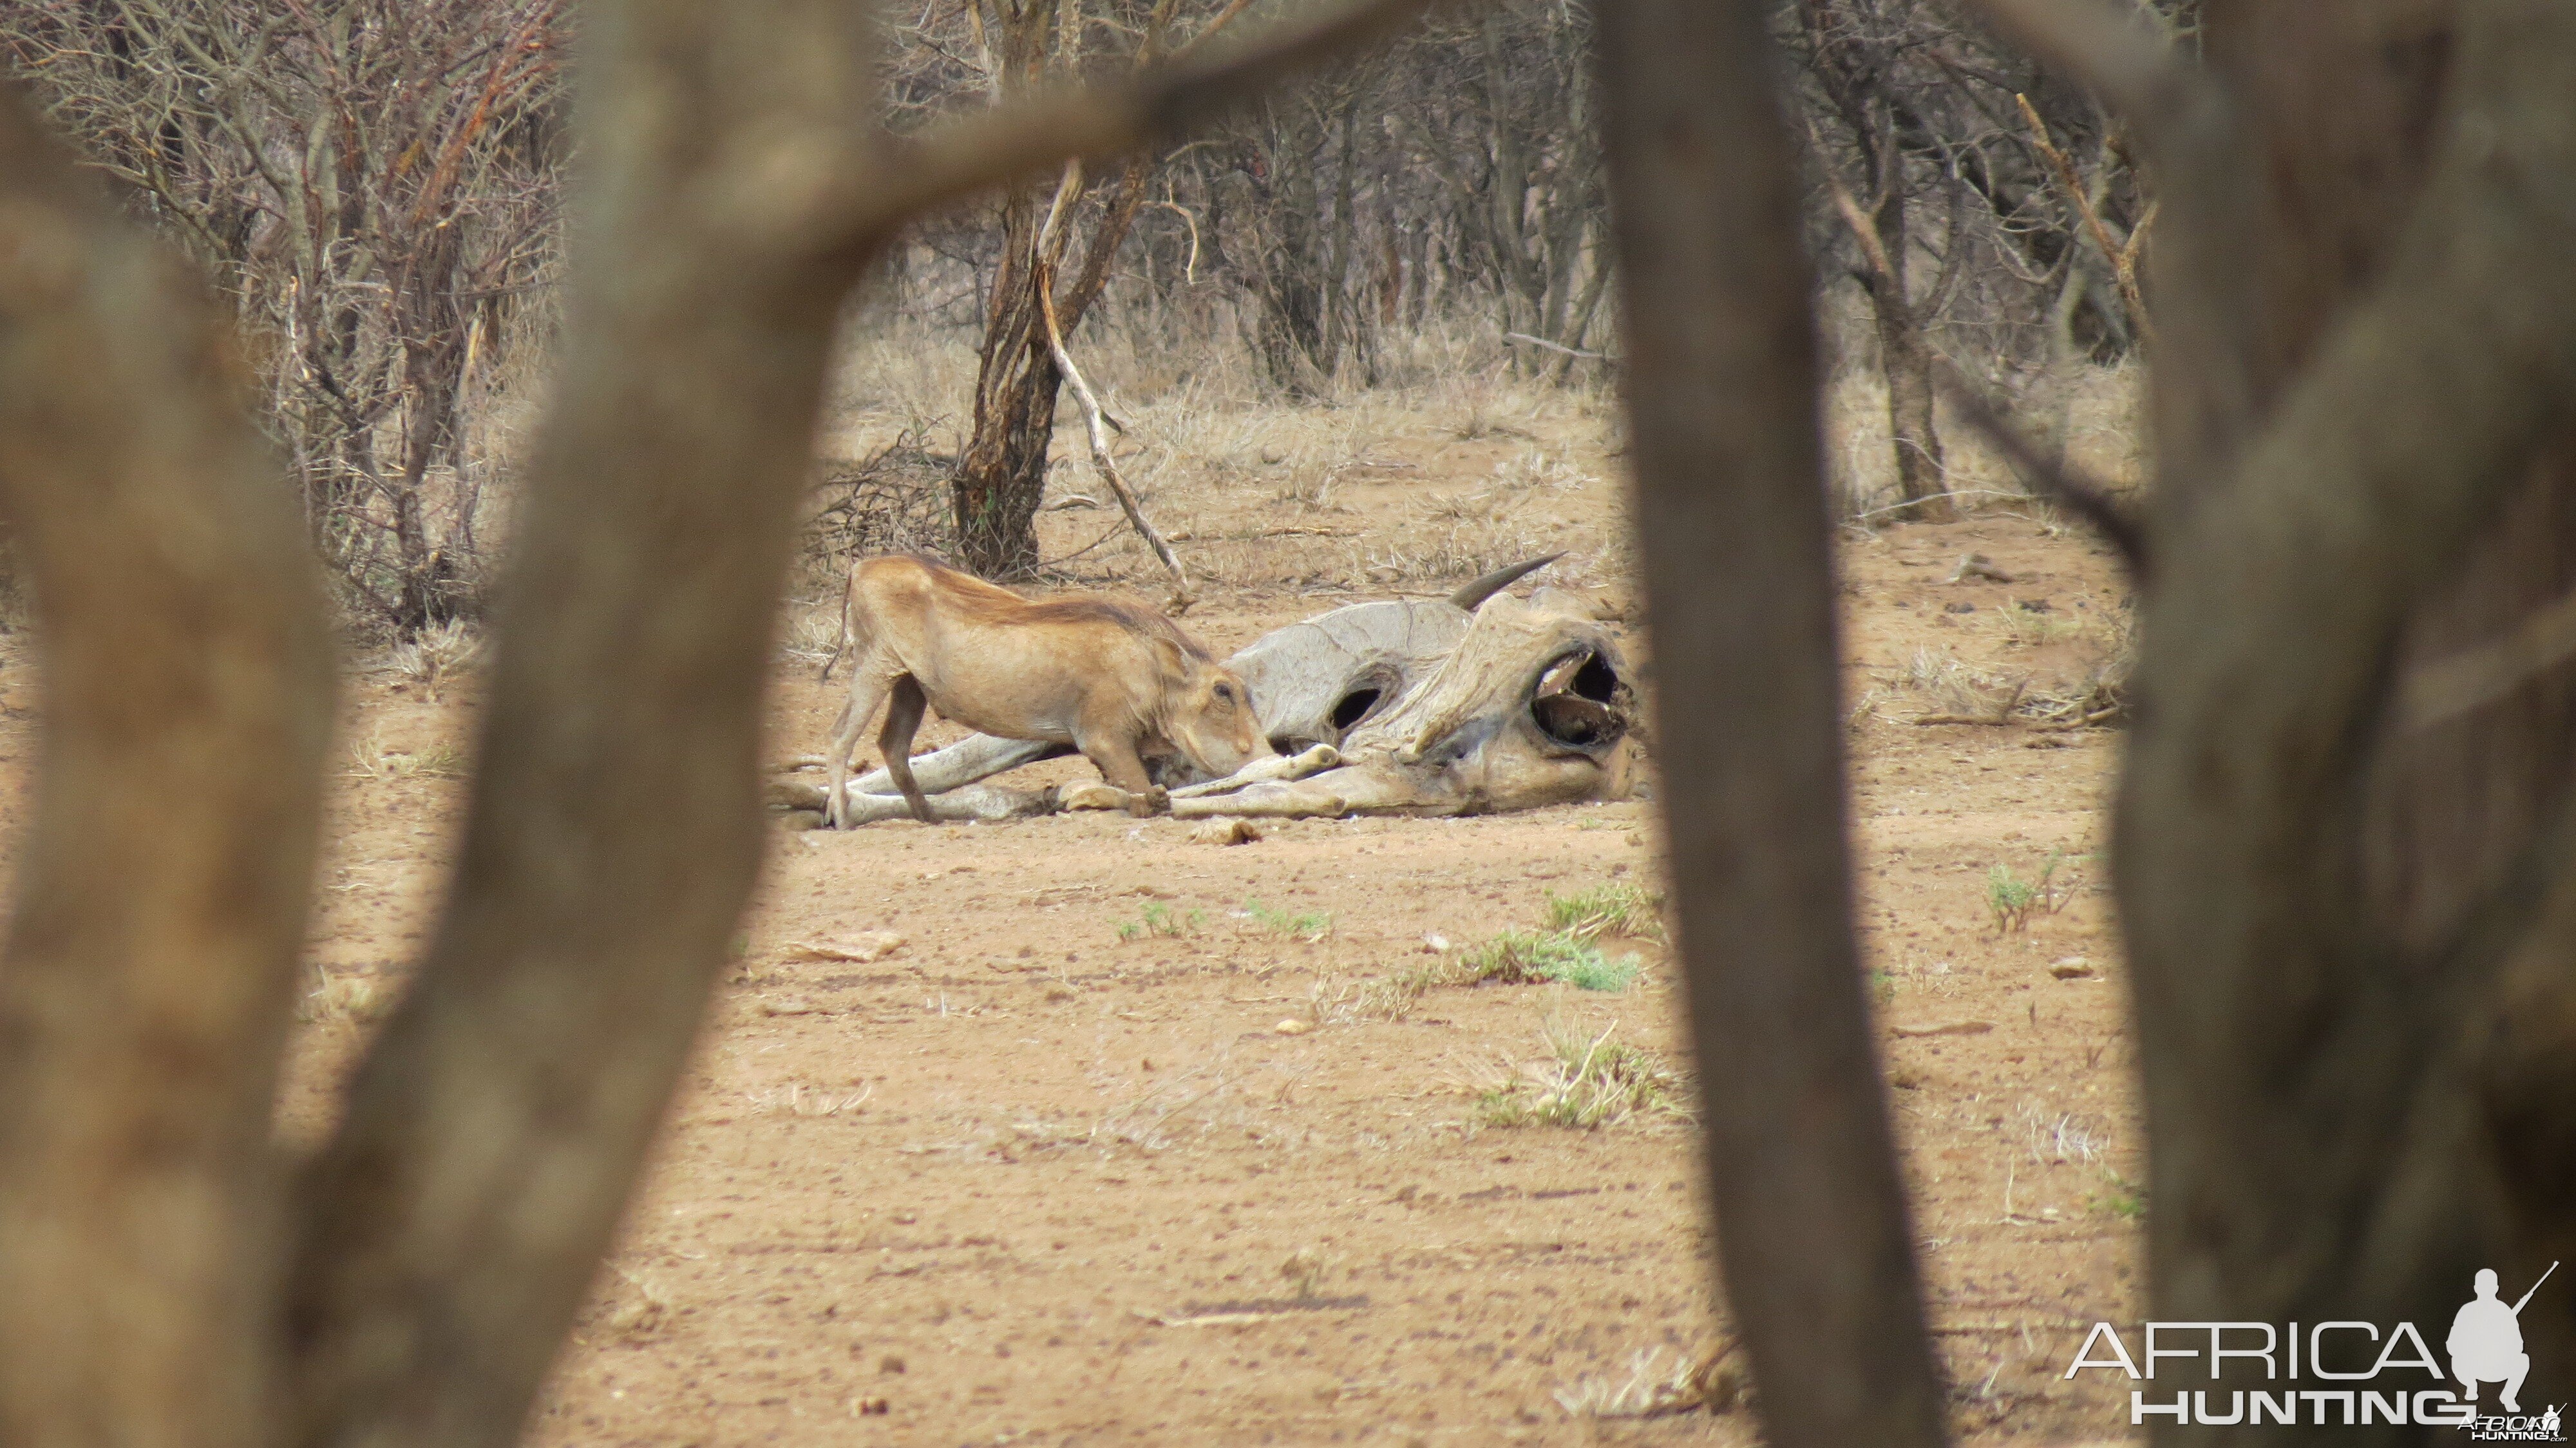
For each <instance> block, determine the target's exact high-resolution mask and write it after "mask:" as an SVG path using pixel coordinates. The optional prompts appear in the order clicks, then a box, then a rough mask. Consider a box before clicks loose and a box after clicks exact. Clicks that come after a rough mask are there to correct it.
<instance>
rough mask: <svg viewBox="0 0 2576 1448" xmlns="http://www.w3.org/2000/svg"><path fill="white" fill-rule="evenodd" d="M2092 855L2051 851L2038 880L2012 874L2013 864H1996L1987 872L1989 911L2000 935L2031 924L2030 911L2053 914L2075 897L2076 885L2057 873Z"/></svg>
mask: <svg viewBox="0 0 2576 1448" xmlns="http://www.w3.org/2000/svg"><path fill="white" fill-rule="evenodd" d="M2091 858H2093V857H2092V856H2091V855H2070V854H2068V853H2066V852H2065V851H2064V850H2057V849H2052V850H2050V851H2049V852H2048V857H2047V858H2046V859H2044V860H2042V861H2040V865H2039V878H2037V879H2035V880H2025V879H2023V878H2022V877H2021V876H2019V875H2016V874H2014V873H2013V870H2012V867H2011V866H2010V865H1997V866H1995V867H1994V868H1993V869H1991V870H1988V871H1987V872H1986V908H1987V909H1988V910H1989V911H1992V912H1993V914H1994V917H1995V930H1996V933H1998V934H2003V933H2008V932H2010V931H2015V930H2020V929H2022V928H2024V927H2025V926H2027V925H2029V924H2030V912H2031V911H2032V910H2034V909H2037V910H2045V911H2047V912H2048V913H2049V914H2051V915H2054V914H2056V913H2057V912H2058V911H2060V910H2063V909H2065V908H2066V905H2067V902H2068V901H2070V900H2073V899H2074V898H2075V882H2074V881H2072V880H2060V879H2058V877H2057V872H2058V871H2060V870H2062V869H2064V868H2066V867H2067V866H2069V865H2075V864H2081V863H2083V862H2084V861H2086V860H2089V859H2091Z"/></svg>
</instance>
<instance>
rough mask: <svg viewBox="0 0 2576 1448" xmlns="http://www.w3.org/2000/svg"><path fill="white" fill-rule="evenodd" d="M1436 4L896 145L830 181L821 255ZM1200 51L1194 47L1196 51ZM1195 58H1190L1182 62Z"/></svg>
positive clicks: (1221, 102)
mask: <svg viewBox="0 0 2576 1448" xmlns="http://www.w3.org/2000/svg"><path fill="white" fill-rule="evenodd" d="M1435 3H1437V0H1340V3H1336V4H1333V5H1330V6H1326V7H1323V8H1322V13H1320V14H1318V15H1315V16H1313V17H1311V18H1306V19H1300V20H1295V21H1282V22H1279V23H1277V24H1274V25H1272V26H1270V27H1268V28H1267V29H1266V30H1264V31H1263V32H1261V33H1259V34H1257V35H1253V36H1249V37H1244V38H1241V39H1239V40H1237V41H1235V42H1233V43H1232V44H1230V45H1229V44H1223V43H1218V44H1211V45H1210V46H1209V47H1208V48H1209V50H1210V51H1212V52H1215V54H1213V55H1212V56H1211V57H1210V58H1208V59H1205V60H1198V61H1192V60H1188V59H1180V60H1175V61H1173V62H1171V63H1169V64H1167V65H1164V66H1160V67H1157V68H1155V69H1152V70H1148V71H1146V72H1143V73H1141V74H1139V75H1137V76H1135V77H1133V78H1132V79H1129V80H1126V81H1123V82H1120V83H1118V84H1114V85H1099V86H1092V87H1088V88H1085V89H1080V90H1066V91H1059V92H1055V93H1052V94H1046V95H1038V96H1032V97H1030V98H1028V99H1026V100H1023V101H1019V102H1016V103H1004V104H1002V105H998V106H995V107H993V108H992V109H990V110H986V111H981V112H978V113H976V114H974V115H971V116H967V117H964V118H962V119H959V120H954V121H949V122H946V123H944V124H942V125H938V126H934V127H932V128H931V129H930V130H929V131H928V132H927V133H925V134H923V135H921V136H919V137H914V138H905V139H899V140H893V141H890V142H888V143H886V144H885V145H884V146H883V147H882V148H880V149H879V150H877V151H876V152H874V153H873V154H871V155H869V156H868V157H867V158H866V159H865V162H864V163H863V164H861V165H859V166H857V167H855V168H854V169H851V170H849V171H846V172H845V173H843V174H842V175H840V176H839V177H838V178H836V179H835V180H833V181H831V182H829V183H827V185H826V187H825V189H824V192H823V194H822V195H821V196H820V197H818V198H817V202H816V205H815V207H814V208H813V210H812V211H811V212H810V213H809V217H808V221H809V223H810V225H811V227H812V231H811V235H812V237H813V240H814V249H815V250H816V251H817V252H818V253H822V254H827V255H828V254H835V253H851V254H865V253H868V252H872V251H873V250H874V249H875V248H876V247H877V246H878V245H879V244H881V243H882V241H883V240H884V238H885V237H886V235H888V234H889V233H890V232H891V231H892V230H893V228H894V227H895V226H896V225H897V224H898V223H900V222H901V221H903V220H904V219H907V218H909V217H912V216H916V215H919V214H921V213H923V212H927V211H932V210H935V209H937V208H939V207H941V206H944V205H946V204H948V203H950V202H953V201H956V200H959V199H961V198H963V197H965V196H968V195H971V194H973V193H974V192H977V191H980V190H982V189H984V188H985V187H987V186H992V185H995V184H997V183H1000V182H1003V181H1007V180H1010V179H1011V178H1013V177H1016V176H1024V175H1027V174H1029V173H1030V172H1033V171H1039V170H1043V169H1045V168H1047V167H1050V166H1055V165H1059V164H1061V163H1063V162H1064V161H1065V160H1067V159H1080V160H1100V159H1103V158H1107V157H1111V156H1115V155H1118V154H1119V153H1121V152H1125V151H1129V150H1133V149H1135V148H1136V147H1139V146H1143V145H1146V144H1148V143H1150V142H1152V141H1154V140H1157V139H1159V138H1161V137H1165V136H1168V135H1171V134H1173V133H1174V132H1177V131H1181V130H1184V129H1187V128H1188V127H1190V126H1192V125H1194V124H1197V123H1199V122H1201V121H1204V120H1206V119H1208V118H1210V117H1212V116H1214V115H1217V114H1219V113H1221V112H1223V111H1225V110H1227V109H1229V108H1231V107H1233V106H1235V105H1238V104H1241V103H1242V102H1243V101H1245V100H1247V99H1249V98H1251V97H1253V96H1256V95H1259V94H1260V93H1261V92H1263V91H1264V90H1266V89H1268V88H1269V87H1271V86H1274V85H1276V84H1278V83H1279V82H1280V81H1282V80H1285V79H1287V78H1288V77H1290V76H1292V75H1296V74H1298V73H1300V72H1303V71H1306V70H1310V69H1312V68H1314V67H1316V66H1319V65H1325V64H1328V63H1330V62H1332V61H1333V60H1336V59H1338V58H1340V57H1341V56H1344V55H1347V54H1349V53H1351V52H1352V51H1354V50H1358V49H1360V48H1362V47H1364V46H1367V45H1370V44H1372V43H1374V42H1377V41H1379V40H1383V39H1384V38H1386V37H1387V36H1389V35H1391V34H1393V33H1394V32H1395V31H1396V30H1398V29H1400V28H1402V27H1403V26H1405V25H1407V24H1410V23H1411V22H1412V21H1413V20H1415V19H1416V18H1417V17H1419V16H1420V15H1421V14H1422V13H1423V12H1424V11H1426V10H1428V9H1430V8H1431V7H1432V5H1433V4H1435ZM1193 49H1194V47H1193ZM1187 53H1188V52H1187V51H1185V54H1187Z"/></svg>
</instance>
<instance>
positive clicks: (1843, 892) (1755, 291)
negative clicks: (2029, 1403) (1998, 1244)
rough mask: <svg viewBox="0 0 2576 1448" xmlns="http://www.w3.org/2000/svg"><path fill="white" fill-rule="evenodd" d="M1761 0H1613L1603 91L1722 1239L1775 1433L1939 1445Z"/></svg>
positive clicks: (1674, 829)
mask: <svg viewBox="0 0 2576 1448" xmlns="http://www.w3.org/2000/svg"><path fill="white" fill-rule="evenodd" d="M1767 9H1768V7H1767V6H1766V5H1764V4H1762V3H1759V0H1727V3H1706V0H1609V3H1605V4H1604V5H1603V6H1602V9H1601V22H1600V23H1601V67H1602V74H1601V94H1602V96H1603V97H1604V99H1605V102H1606V111H1607V122H1606V123H1607V131H1606V136H1607V143H1608V155H1609V161H1610V179H1611V183H1612V185H1613V186H1614V187H1615V188H1616V193H1617V200H1618V205H1617V212H1616V215H1617V226H1618V233H1617V243H1618V252H1619V256H1618V261H1619V265H1620V268H1621V273H1622V285H1623V286H1624V287H1625V289H1626V305H1627V311H1626V322H1625V332H1624V336H1625V337H1626V339H1627V347H1628V366H1627V369H1626V377H1627V383H1628V388H1629V406H1630V409H1631V414H1632V425H1633V428H1634V435H1635V439H1636V443H1635V457H1636V469H1637V501H1638V536H1639V539H1640V540H1641V542H1642V544H1643V547H1644V552H1645V564H1646V581H1647V587H1648V595H1649V600H1650V623H1651V627H1652V629H1653V631H1654V637H1655V652H1656V656H1657V657H1658V658H1661V659H1665V660H1671V661H1680V662H1679V664H1678V666H1677V667H1670V668H1668V669H1667V670H1666V673H1665V678H1664V681H1663V684H1662V687H1661V688H1660V689H1659V690H1658V697H1657V700H1656V730H1657V733H1656V738H1657V739H1658V740H1659V741H1660V742H1661V744H1662V746H1663V747H1662V748H1661V750H1660V751H1659V754H1660V757H1661V758H1662V759H1663V761H1664V768H1665V789H1666V793H1665V797H1664V798H1665V803H1664V822H1665V829H1666V831H1667V835H1668V838H1669V840H1670V845H1671V851H1672V871H1673V881H1674V890H1673V895H1674V900H1675V902H1676V905H1677V908H1678V911H1679V925H1680V932H1679V934H1680V949H1681V952H1682V958H1683V962H1684V967H1685V971H1686V976H1687V979H1688V982H1689V997H1690V1012H1691V1034H1692V1040H1693V1042H1694V1046H1695V1060H1696V1064H1697V1074H1698V1078H1699V1085H1700V1096H1701V1113H1702V1114H1701V1120H1702V1123H1703V1126H1704V1129H1705V1132H1706V1145H1707V1151H1708V1161H1709V1174H1710V1179H1711V1181H1712V1183H1713V1185H1714V1192H1715V1204H1716V1215H1717V1228H1718V1256H1719V1262H1720V1265H1721V1268H1722V1272H1723V1277H1724V1282H1725V1287H1726V1293H1727V1298H1728V1301H1729V1302H1730V1304H1731V1305H1732V1307H1733V1309H1734V1313H1735V1317H1736V1320H1737V1323H1738V1325H1739V1326H1740V1328H1741V1330H1742V1332H1743V1336H1744V1341H1745V1344H1746V1346H1747V1348H1748V1349H1749V1351H1750V1354H1751V1359H1752V1365H1753V1376H1754V1383H1755V1387H1756V1390H1757V1392H1758V1394H1759V1397H1758V1400H1757V1401H1758V1403H1759V1405H1760V1408H1761V1412H1762V1417H1763V1425H1764V1429H1765V1436H1766V1438H1767V1440H1768V1441H1769V1442H1771V1443H1774V1444H1778V1445H1781V1448H1826V1445H1834V1448H1848V1445H1856V1444H1869V1445H1888V1448H1894V1445H1929V1444H1936V1443H1939V1442H1941V1441H1942V1438H1943V1431H1942V1391H1941V1385H1940V1379H1939V1376H1938V1373H1937V1371H1936V1369H1935V1367H1934V1363H1933V1359H1932V1354H1931V1349H1930V1345H1929V1339H1928V1337H1927V1336H1926V1334H1925V1330H1924V1322H1923V1303H1922V1290H1921V1286H1920V1283H1919V1281H1918V1279H1917V1277H1916V1273H1915V1266H1914V1255H1913V1238H1912V1233H1911V1229H1910V1227H1909V1224H1908V1219H1907V1213H1906V1209H1905V1203H1904V1196H1903V1192H1902V1188H1901V1185H1900V1182H1899V1179H1898V1175H1897V1170H1896V1158H1895V1151H1894V1146H1893V1142H1892V1137H1891V1133H1890V1130H1889V1126H1888V1118H1887V1103H1886V1099H1885V1088H1884V1086H1883V1084H1882V1083H1881V1081H1880V1078H1879V1073H1878V1065H1877V1059H1876V1055H1875V1052H1874V1050H1873V1044H1872V1037H1871V1033H1870V1028H1869V1011H1868V1006H1867V1003H1866V1001H1865V999H1864V996H1863V993H1862V986H1861V975H1860V962H1859V954H1858V948H1857V945H1856V943H1855V941H1854V938H1853V932H1852V916H1851V873H1850V864H1851V861H1850V845H1849V841H1848V838H1847V825H1846V821H1845V808H1846V805H1845V799H1846V790H1845V781H1844V769H1843V758H1842V748H1841V745H1842V739H1843V728H1842V715H1841V707H1840V703H1839V685H1838V680H1837V669H1838V667H1839V663H1838V660H1839V659H1840V653H1839V651H1838V649H1837V647H1836V637H1835V635H1836V628H1835V620H1834V606H1835V604H1834V600H1835V588H1834V581H1833V568H1832V560H1831V556H1830V538H1831V533H1832V522H1831V519H1830V518H1829V517H1828V516H1827V512H1826V501H1825V488H1824V460H1823V456H1822V442H1821V438H1820V432H1819V423H1818V418H1817V413H1816V400H1817V388H1818V377H1817V366H1816V357H1815V330H1814V319H1813V317H1812V316H1811V315H1810V312H1809V297H1810V285H1809V282H1810V278H1809V273H1808V269H1807V262H1806V254H1805V251H1804V247H1803V242H1802V237H1801V223H1800V213H1799V198H1798V194H1797V187H1796V184H1795V180H1794V167H1793V163H1792V160H1791V152H1790V147H1789V144H1788V140H1787V137H1786V136H1785V135H1784V134H1783V131H1782V126H1781V118H1780V115H1779V112H1778V109H1777V101H1776V96H1775V92H1774V90H1773V75H1774V71H1773V57H1772V55H1771V54H1770V47H1769V45H1768V43H1767V41H1766V40H1765V38H1764V28H1763V22H1764V16H1765V13H1766V11H1767Z"/></svg>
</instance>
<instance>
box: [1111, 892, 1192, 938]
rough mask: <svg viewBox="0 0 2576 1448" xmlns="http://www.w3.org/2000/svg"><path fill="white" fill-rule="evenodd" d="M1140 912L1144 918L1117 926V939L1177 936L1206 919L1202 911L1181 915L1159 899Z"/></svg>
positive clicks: (1188, 931)
mask: <svg viewBox="0 0 2576 1448" xmlns="http://www.w3.org/2000/svg"><path fill="white" fill-rule="evenodd" d="M1142 914H1143V917H1144V918H1142V919H1140V920H1130V921H1127V922H1125V923H1124V924H1122V925H1120V926H1119V927H1118V938H1119V939H1121V940H1142V939H1144V938H1145V937H1146V936H1149V935H1169V936H1173V937H1175V938H1177V937H1179V936H1183V935H1187V934H1189V933H1190V932H1191V931H1193V930H1196V929H1198V928H1199V926H1200V925H1201V924H1203V923H1205V921H1206V920H1207V915H1206V912H1204V911H1199V910H1192V911H1190V912H1189V913H1188V914H1186V915H1183V914H1180V913H1179V912H1177V911H1175V910H1173V909H1172V907H1171V906H1169V905H1165V904H1163V903H1161V902H1160V901H1156V902H1153V903H1150V904H1148V905H1146V907H1145V908H1144V910H1143V912H1142Z"/></svg>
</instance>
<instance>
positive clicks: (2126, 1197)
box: [2084, 1167, 2147, 1222]
mask: <svg viewBox="0 0 2576 1448" xmlns="http://www.w3.org/2000/svg"><path fill="white" fill-rule="evenodd" d="M2084 1206H2085V1208H2086V1209H2087V1210H2089V1211H2095V1212H2099V1213H2101V1214H2102V1215H2104V1216H2106V1217H2118V1218H2120V1219H2121V1220H2122V1221H2127V1222H2134V1221H2136V1220H2137V1219H2138V1218H2140V1217H2143V1216H2145V1215H2146V1214H2147V1193H2146V1190H2145V1189H2144V1188H2142V1187H2140V1186H2138V1185H2137V1184H2136V1183H2134V1182H2132V1181H2130V1180H2129V1179H2128V1178H2127V1177H2124V1176H2122V1175H2120V1174H2119V1173H2118V1172H2115V1171H2112V1170H2110V1169H2108V1168H2107V1167H2106V1168H2104V1169H2103V1172H2102V1190H2101V1191H2098V1192H2095V1193H2094V1194H2093V1195H2091V1196H2089V1197H2086V1198H2085V1199H2084Z"/></svg>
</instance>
